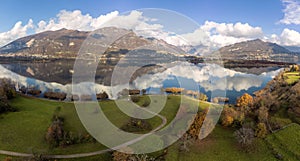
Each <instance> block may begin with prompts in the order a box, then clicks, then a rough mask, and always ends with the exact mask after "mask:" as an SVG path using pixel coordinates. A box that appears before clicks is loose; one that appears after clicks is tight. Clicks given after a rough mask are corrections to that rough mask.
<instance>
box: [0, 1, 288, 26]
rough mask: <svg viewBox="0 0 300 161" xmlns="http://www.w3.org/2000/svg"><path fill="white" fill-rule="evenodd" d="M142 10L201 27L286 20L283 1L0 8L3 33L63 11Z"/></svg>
mask: <svg viewBox="0 0 300 161" xmlns="http://www.w3.org/2000/svg"><path fill="white" fill-rule="evenodd" d="M140 8H163V9H169V10H174V11H177V12H180V13H182V14H184V15H186V16H188V17H191V18H192V19H194V20H195V21H197V22H198V23H199V24H201V23H203V22H204V21H206V20H210V21H216V22H232V23H234V22H247V23H249V24H251V25H254V26H261V27H263V28H264V29H265V30H266V31H267V32H268V31H277V30H278V28H279V29H280V28H282V25H276V22H277V21H279V20H280V19H282V18H283V16H284V15H283V12H282V10H283V5H282V2H281V1H280V0H199V1H195V0H185V1H174V0H148V1H145V0H119V1H116V0H98V1H95V0H91V1H83V0H58V1H53V0H43V1H38V0H26V1H23V0H6V1H2V2H1V5H0V23H1V24H0V32H4V31H7V30H9V29H10V28H11V27H12V26H13V25H14V24H15V23H16V22H17V21H23V22H27V21H28V20H29V19H33V21H34V22H38V21H40V20H47V19H49V18H52V17H55V15H56V14H57V13H59V11H60V10H81V11H82V13H89V14H90V15H92V16H99V15H102V14H106V13H108V12H111V11H115V10H117V11H119V12H121V13H122V12H125V11H129V10H134V9H140Z"/></svg>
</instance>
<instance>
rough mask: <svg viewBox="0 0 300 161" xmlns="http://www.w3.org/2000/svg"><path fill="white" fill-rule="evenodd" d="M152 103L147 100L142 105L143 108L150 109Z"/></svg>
mask: <svg viewBox="0 0 300 161" xmlns="http://www.w3.org/2000/svg"><path fill="white" fill-rule="evenodd" d="M150 103H151V101H150V100H148V99H145V101H144V103H143V104H142V106H143V107H148V106H149V105H150Z"/></svg>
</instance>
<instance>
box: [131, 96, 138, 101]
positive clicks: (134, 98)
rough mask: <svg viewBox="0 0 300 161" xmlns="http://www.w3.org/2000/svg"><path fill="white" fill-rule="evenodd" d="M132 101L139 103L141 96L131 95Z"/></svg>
mask: <svg viewBox="0 0 300 161" xmlns="http://www.w3.org/2000/svg"><path fill="white" fill-rule="evenodd" d="M130 99H131V101H132V102H134V103H137V102H139V101H140V96H130Z"/></svg>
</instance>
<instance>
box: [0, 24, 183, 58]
mask: <svg viewBox="0 0 300 161" xmlns="http://www.w3.org/2000/svg"><path fill="white" fill-rule="evenodd" d="M99 32H101V34H93V35H91V36H98V38H100V37H101V38H102V39H105V38H106V37H109V36H108V35H112V34H118V33H120V34H121V33H126V34H125V35H123V36H122V37H121V38H119V39H118V40H116V41H115V42H114V43H113V44H111V45H110V46H109V47H108V49H107V51H106V54H109V53H111V52H113V54H114V55H119V54H125V53H126V52H128V51H130V50H133V49H136V48H139V47H141V46H151V45H153V46H154V45H155V44H159V45H160V46H162V47H165V48H170V49H172V50H173V51H174V52H175V53H184V51H183V50H181V49H180V48H178V47H175V46H173V45H170V44H168V43H166V42H165V41H163V40H157V39H154V38H152V39H149V38H144V37H141V36H138V35H136V34H135V33H134V32H133V31H131V30H126V29H122V28H116V27H106V28H102V29H100V31H99ZM89 34H90V32H86V31H77V30H68V29H60V30H57V31H46V32H42V33H38V34H34V35H30V36H26V37H23V38H20V39H17V40H15V41H13V42H11V43H9V44H7V45H5V46H3V47H2V48H0V56H6V57H35V58H75V57H76V56H77V53H78V51H79V49H80V47H81V45H82V43H83V42H84V40H86V39H87V38H88V36H89ZM116 53H117V54H116ZM118 53H119V54H118ZM108 57H111V56H108Z"/></svg>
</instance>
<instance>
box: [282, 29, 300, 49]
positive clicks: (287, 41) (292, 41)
mask: <svg viewBox="0 0 300 161" xmlns="http://www.w3.org/2000/svg"><path fill="white" fill-rule="evenodd" d="M280 41H281V45H286V46H300V33H299V32H297V31H295V30H290V29H287V28H285V29H284V30H283V31H282V33H281V35H280Z"/></svg>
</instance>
